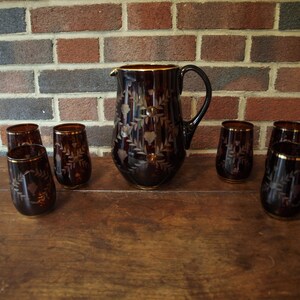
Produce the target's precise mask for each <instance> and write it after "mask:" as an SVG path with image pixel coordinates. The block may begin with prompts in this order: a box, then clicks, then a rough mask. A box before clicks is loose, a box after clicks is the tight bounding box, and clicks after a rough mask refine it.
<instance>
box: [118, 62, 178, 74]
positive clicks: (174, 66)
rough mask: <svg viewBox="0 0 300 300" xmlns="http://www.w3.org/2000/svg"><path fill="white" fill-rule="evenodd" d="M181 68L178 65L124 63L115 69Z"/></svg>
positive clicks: (153, 69)
mask: <svg viewBox="0 0 300 300" xmlns="http://www.w3.org/2000/svg"><path fill="white" fill-rule="evenodd" d="M177 68H179V67H178V66H176V65H172V64H169V65H164V64H161V65H160V64H137V65H124V66H121V67H118V68H115V70H122V71H142V72H145V71H164V70H172V69H177Z"/></svg>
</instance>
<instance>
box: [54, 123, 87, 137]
mask: <svg viewBox="0 0 300 300" xmlns="http://www.w3.org/2000/svg"><path fill="white" fill-rule="evenodd" d="M64 127H69V128H70V129H69V130H63V128H64ZM84 131H85V125H84V124H80V123H65V124H59V125H56V126H54V127H53V132H54V133H55V134H61V135H64V134H78V133H82V132H84Z"/></svg>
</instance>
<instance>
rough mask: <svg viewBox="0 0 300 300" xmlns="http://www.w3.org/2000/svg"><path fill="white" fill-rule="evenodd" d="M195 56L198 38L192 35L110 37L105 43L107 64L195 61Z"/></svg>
mask: <svg viewBox="0 0 300 300" xmlns="http://www.w3.org/2000/svg"><path fill="white" fill-rule="evenodd" d="M195 55H196V37H195V36H192V35H186V36H153V37H151V36H145V37H110V38H105V41H104V57H105V61H106V62H112V61H113V62H124V61H146V60H149V61H155V60H157V61H162V60H170V61H177V60H181V61H185V60H194V59H195Z"/></svg>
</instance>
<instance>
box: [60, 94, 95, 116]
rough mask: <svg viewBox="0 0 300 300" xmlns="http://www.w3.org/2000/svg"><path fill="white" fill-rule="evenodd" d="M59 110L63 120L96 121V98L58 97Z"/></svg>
mask: <svg viewBox="0 0 300 300" xmlns="http://www.w3.org/2000/svg"><path fill="white" fill-rule="evenodd" d="M59 112H60V118H61V120H63V121H66V120H73V121H76V120H81V121H84V120H89V121H97V120H98V113H97V98H73V99H69V98H64V99H59Z"/></svg>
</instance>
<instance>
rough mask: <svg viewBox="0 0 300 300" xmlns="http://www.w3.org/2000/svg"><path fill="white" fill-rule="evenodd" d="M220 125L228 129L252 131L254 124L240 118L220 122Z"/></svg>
mask: <svg viewBox="0 0 300 300" xmlns="http://www.w3.org/2000/svg"><path fill="white" fill-rule="evenodd" d="M222 127H223V128H225V129H227V130H229V131H252V130H253V128H254V125H253V124H252V123H250V122H247V121H242V120H226V121H223V122H222Z"/></svg>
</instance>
